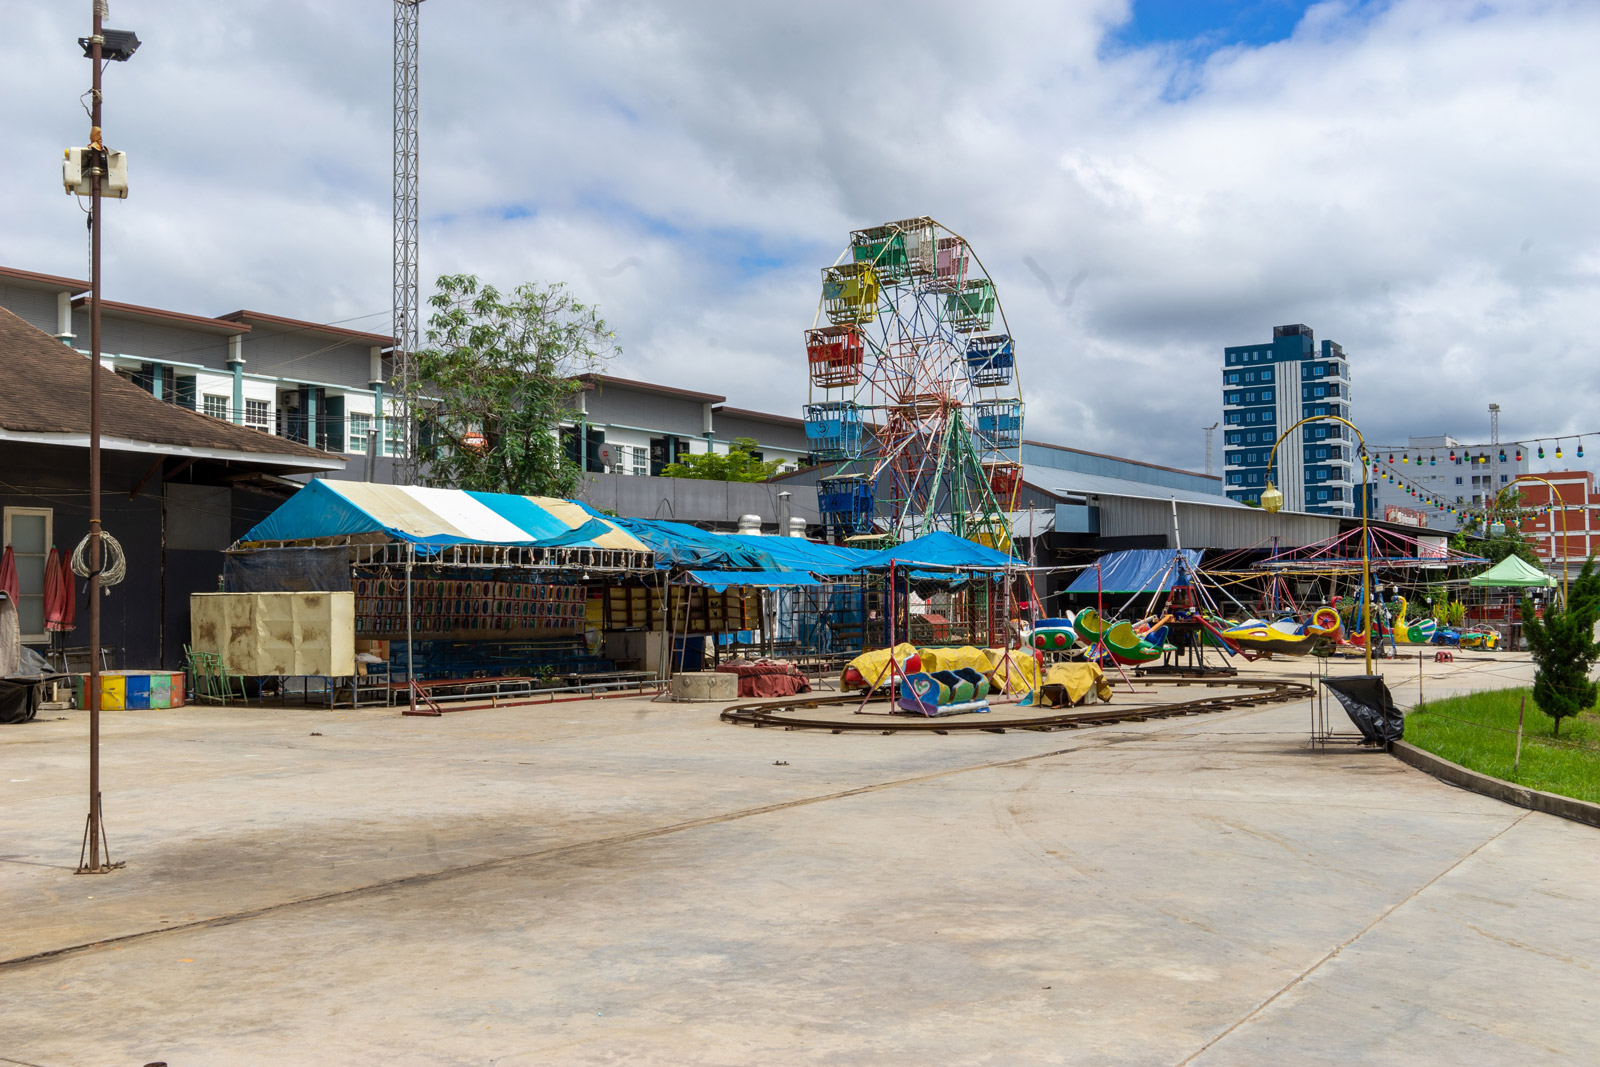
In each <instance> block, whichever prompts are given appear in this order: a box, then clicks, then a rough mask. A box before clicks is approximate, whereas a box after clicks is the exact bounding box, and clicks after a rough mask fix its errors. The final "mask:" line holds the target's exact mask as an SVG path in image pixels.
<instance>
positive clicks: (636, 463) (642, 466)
mask: <svg viewBox="0 0 1600 1067" xmlns="http://www.w3.org/2000/svg"><path fill="white" fill-rule="evenodd" d="M631 451H632V455H633V466H632V467H631V468H629V469H631V470H632V471H633V473H634V474H635V475H637V476H639V477H643V476H645V475H647V474H649V473H650V449H648V448H646V447H645V446H644V445H634V446H633V448H632V450H631Z"/></svg>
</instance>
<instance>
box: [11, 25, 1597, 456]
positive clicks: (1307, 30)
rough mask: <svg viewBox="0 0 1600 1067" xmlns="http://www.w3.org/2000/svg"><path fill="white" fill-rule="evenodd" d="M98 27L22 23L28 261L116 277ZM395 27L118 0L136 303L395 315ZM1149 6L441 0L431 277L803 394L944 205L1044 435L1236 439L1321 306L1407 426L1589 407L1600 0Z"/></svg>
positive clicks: (1532, 423) (19, 171)
mask: <svg viewBox="0 0 1600 1067" xmlns="http://www.w3.org/2000/svg"><path fill="white" fill-rule="evenodd" d="M16 6H18V7H19V8H20V7H21V5H16ZM81 14H82V12H79V11H77V9H76V7H74V8H73V9H72V10H71V11H70V12H67V11H62V10H59V9H58V7H57V6H55V5H51V6H49V7H43V8H33V7H30V8H27V9H21V10H15V11H13V10H10V9H9V5H8V10H7V11H6V13H5V15H4V17H3V21H4V22H5V24H6V26H7V30H8V32H7V33H5V34H3V35H0V92H3V93H4V94H5V96H6V99H7V100H8V101H9V102H10V103H11V105H12V106H11V107H10V108H9V109H8V123H7V144H8V150H7V152H6V153H4V154H3V155H0V193H3V201H0V202H3V203H4V204H5V205H6V207H7V208H8V210H7V211H6V212H5V214H4V216H0V262H3V263H5V264H7V265H13V266H19V267H24V268H32V269H39V270H49V271H58V272H61V273H81V271H82V270H83V266H82V264H83V259H84V250H83V239H82V232H83V231H82V222H81V215H80V214H79V213H78V211H77V209H76V207H75V206H73V204H72V201H70V200H69V199H68V198H66V197H64V196H62V195H61V194H60V193H59V192H57V189H58V186H57V185H56V166H57V164H56V160H57V159H58V158H59V151H60V149H61V147H62V146H64V145H66V144H69V143H79V142H81V141H82V140H83V138H84V134H85V132H86V131H85V127H86V125H87V123H86V120H85V119H84V118H83V115H82V112H81V110H80V109H79V105H78V103H77V96H78V94H79V93H81V92H82V89H83V87H84V86H83V85H82V84H80V83H83V82H86V80H87V75H88V66H87V63H86V62H85V61H84V60H82V59H81V58H79V57H78V56H77V54H76V47H75V45H74V44H73V38H75V37H76V36H79V35H80V34H81V33H82V32H83V30H82V28H81V27H80V26H79V24H78V22H79V16H80V15H81ZM388 15H389V7H388V5H383V4H369V5H344V4H341V5H322V4H312V3H306V2H302V3H299V4H294V3H266V2H258V3H237V4H230V5H225V6H224V7H222V8H219V7H217V6H216V5H214V4H201V3H199V2H197V0H196V2H192V3H183V2H177V0H169V2H166V3H162V4H159V5H158V4H151V3H141V2H138V0H119V2H118V3H117V4H116V5H115V7H114V12H113V18H112V20H111V24H113V25H128V26H132V27H134V28H135V29H137V30H138V31H139V33H140V36H141V38H142V39H143V40H144V41H145V44H144V46H143V48H141V50H140V52H139V54H138V55H137V56H136V57H135V58H134V59H133V61H132V62H130V63H128V64H125V65H113V67H112V68H111V69H110V70H109V72H108V76H107V123H106V128H107V136H108V138H109V139H110V140H111V142H112V143H113V144H115V145H117V146H119V147H123V148H126V149H127V150H128V151H129V152H130V155H131V158H132V161H133V172H132V177H133V182H134V188H133V195H132V196H131V197H130V199H129V200H128V201H126V202H125V203H120V204H115V205H112V206H110V207H109V208H108V209H107V217H108V220H109V224H110V231H109V234H108V245H107V247H108V256H109V266H108V293H109V294H110V295H112V296H113V297H116V298H120V299H129V300H135V301H140V302H146V303H154V304H160V305H164V306H170V307H175V308H179V309H182V310H188V311H199V312H211V313H216V312H221V311H226V310H231V309H233V308H236V307H239V306H254V307H260V308H262V309H264V310H273V311H278V312H281V313H283V314H288V315H293V316H296V317H306V318H320V319H329V320H332V319H342V318H347V317H350V316H355V315H363V314H366V313H370V312H378V311H381V310H382V309H384V308H385V307H387V305H388V302H389V291H388V286H389V268H388V256H389V225H388V213H389V184H388V167H389V158H390V147H391V146H390V132H389V131H390V54H389V52H390V28H389V23H388ZM1125 15H1126V4H1125V3H1122V2H1111V0H1107V2H1104V3H1087V2H1080V3H1074V4H1037V5H1022V4H1002V5H990V6H987V7H983V8H975V7H974V6H973V5H970V4H962V5H955V4H883V5H863V4H847V3H819V4H812V5H803V6H796V5H769V4H742V5H736V4H724V3H701V4H692V3H674V4H670V5H668V4H646V3H642V2H624V0H617V2H568V3H559V4H558V3H542V4H524V3H511V2H503V3H480V4H475V5H474V4H463V3H451V4H444V3H435V4H426V5H424V8H423V11H422V24H423V53H422V99H423V187H422V189H423V192H422V196H423V212H424V216H425V228H424V249H423V266H424V270H425V272H426V273H428V274H436V273H442V272H445V271H457V270H471V271H475V272H477V273H480V274H482V275H485V276H486V277H489V278H491V279H493V280H494V281H495V282H496V283H498V284H502V285H511V284H515V283H516V282H518V281H522V280H529V279H535V278H537V279H547V280H548V279H557V278H560V279H566V280H568V281H569V282H571V283H572V285H573V287H574V289H575V290H576V291H577V292H578V293H579V295H580V296H581V297H583V298H587V299H591V300H596V301H598V302H600V303H601V304H602V305H603V310H604V312H605V313H606V315H607V316H608V317H609V318H610V319H611V320H612V322H613V323H614V325H615V326H616V327H617V330H618V333H619V336H620V339H621V341H622V343H623V345H624V349H625V353H626V354H625V357H624V360H623V362H622V363H621V364H620V365H619V366H618V367H617V368H616V370H617V372H618V373H622V374H628V375H632V376H639V377H650V378H654V379H656V380H660V381H664V382H667V383H676V384H682V385H688V386H697V385H698V386H705V385H708V384H713V383H714V384H715V385H716V389H717V391H719V392H724V393H726V394H727V395H728V396H729V397H730V400H731V401H732V402H734V403H736V404H739V405H740V406H746V407H765V408H768V409H772V410H783V411H796V410H797V409H798V407H799V405H800V404H801V403H803V402H804V398H805V393H806V388H805V377H804V367H803V359H802V355H801V349H800V334H801V331H802V330H803V329H804V328H805V327H806V326H807V325H809V324H810V321H811V316H812V314H813V312H814V310H815V306H816V296H817V292H816V286H817V279H818V274H817V270H818V268H819V267H821V266H822V265H824V264H826V263H828V262H830V261H831V260H832V258H833V256H834V255H835V254H836V253H837V252H838V250H839V249H840V248H841V247H842V246H843V244H844V243H845V239H846V236H847V234H848V231H849V230H850V229H852V228H855V227H859V226H863V225H870V224H873V223H876V222H880V221H883V220H886V219H890V218H902V217H905V216H908V215H914V214H923V213H926V214H932V215H934V216H935V217H937V218H939V219H940V220H941V221H943V222H945V223H946V224H947V225H949V226H951V227H952V228H955V229H958V230H960V231H961V232H962V233H964V234H966V235H967V236H968V237H969V238H970V239H971V240H972V241H973V243H974V245H975V247H976V248H977V250H978V251H979V252H980V254H981V255H982V256H983V259H984V262H985V264H986V265H987V266H988V268H989V270H990V272H991V273H992V275H993V276H994V278H995V279H996V281H997V283H998V285H999V287H1000V291H1001V294H1002V298H1003V300H1004V302H1005V307H1006V311H1007V314H1008V317H1009V321H1010V324H1011V327H1012V330H1013V332H1014V333H1015V334H1016V336H1017V338H1018V357H1019V360H1020V362H1021V365H1022V372H1023V378H1024V382H1025V384H1026V386H1027V391H1028V400H1029V420H1030V421H1029V433H1030V436H1034V437H1044V438H1048V439H1053V440H1059V441H1062V442H1064V443H1068V444H1072V445H1077V446H1080V447H1085V448H1089V449H1092V450H1096V451H1110V452H1118V453H1122V454H1127V455H1135V456H1141V457H1146V458H1149V459H1151V460H1154V461H1158V462H1164V463H1172V464H1176V465H1185V466H1198V465H1199V464H1200V463H1201V462H1202V452H1201V443H1202V438H1201V434H1200V432H1199V427H1200V426H1202V425H1209V424H1210V423H1211V422H1214V421H1215V420H1216V418H1217V414H1218V408H1219V406H1220V397H1219V392H1220V388H1219V385H1220V383H1219V371H1220V351H1219V350H1220V349H1221V347H1222V346H1223V345H1226V344H1236V343H1242V342H1247V341H1252V340H1256V339H1265V338H1266V337H1268V336H1270V334H1269V332H1268V331H1269V330H1270V329H1271V327H1272V326H1273V325H1276V324H1280V323H1287V322H1305V323H1308V324H1310V325H1311V326H1312V327H1313V328H1314V329H1315V330H1316V331H1317V335H1318V337H1319V338H1321V337H1328V338H1332V339H1334V340H1337V341H1339V342H1341V343H1342V344H1343V345H1344V346H1345V350H1346V352H1347V353H1348V354H1349V355H1350V357H1351V360H1352V365H1353V373H1354V387H1355V398H1354V409H1355V415H1356V419H1357V421H1358V422H1360V423H1361V424H1362V425H1363V427H1364V428H1365V429H1366V430H1367V432H1368V436H1369V438H1370V439H1372V440H1374V441H1377V440H1382V441H1385V442H1389V441H1395V440H1398V439H1400V438H1402V437H1403V436H1404V435H1405V434H1407V433H1436V432H1441V431H1447V432H1452V433H1456V434H1459V435H1464V436H1469V437H1470V436H1476V435H1478V434H1480V433H1481V432H1483V430H1484V429H1485V428H1486V426H1485V424H1486V421H1487V420H1486V415H1485V411H1484V409H1485V407H1486V405H1487V404H1488V403H1489V402H1490V401H1491V400H1495V401H1498V402H1500V403H1501V404H1502V405H1503V407H1504V408H1505V414H1504V428H1505V431H1506V435H1507V436H1521V435H1531V434H1533V433H1554V432H1558V431H1563V432H1570V431H1572V430H1578V429H1587V428H1589V425H1588V423H1586V422H1585V421H1584V416H1583V414H1582V413H1583V412H1585V411H1587V410H1589V409H1590V408H1593V407H1594V406H1595V403H1594V402H1595V400H1596V398H1597V395H1600V374H1597V372H1596V371H1595V370H1594V369H1593V367H1592V360H1591V359H1590V358H1589V355H1588V352H1589V348H1590V345H1591V343H1592V342H1591V335H1592V332H1593V327H1592V325H1591V321H1590V320H1591V318H1592V315H1591V313H1590V309H1591V308H1592V307H1593V306H1594V304H1595V296H1596V269H1595V268H1596V264H1597V261H1600V254H1597V244H1600V223H1597V219H1596V214H1595V210H1594V207H1593V205H1594V204H1595V203H1596V201H1597V196H1596V193H1597V191H1600V190H1597V188H1596V185H1597V182H1596V178H1595V175H1596V174H1597V173H1600V167H1597V163H1600V160H1597V159H1596V156H1597V153H1600V147H1597V146H1600V138H1597V137H1596V133H1597V130H1596V124H1597V120H1596V118H1595V116H1594V111H1593V107H1592V104H1591V102H1592V101H1593V100H1594V99H1596V98H1597V97H1600V72H1597V71H1596V69H1595V68H1594V65H1593V64H1592V63H1591V62H1589V56H1591V55H1592V54H1593V53H1594V51H1595V50H1596V47H1597V45H1600V10H1597V9H1596V8H1595V7H1594V6H1593V5H1592V4H1587V3H1581V2H1572V3H1556V2H1551V3H1501V4H1495V3H1480V4H1474V5H1465V4H1460V3H1455V2H1449V0H1396V2H1394V3H1392V4H1389V5H1387V6H1377V7H1375V6H1372V5H1367V6H1348V5H1344V4H1337V3H1328V4H1321V5H1318V6H1317V7H1315V8H1313V9H1312V10H1311V12H1310V13H1308V15H1307V16H1306V18H1305V19H1304V20H1303V21H1302V23H1301V25H1300V27H1299V28H1298V30H1297V31H1296V33H1295V34H1294V35H1293V37H1291V38H1290V39H1288V40H1285V41H1279V42H1276V43H1273V44H1270V45H1267V46H1264V47H1256V48H1230V49H1227V50H1224V51H1220V52H1215V53H1212V54H1211V55H1209V56H1205V57H1201V58H1200V59H1198V60H1196V59H1194V58H1193V57H1192V55H1191V54H1190V53H1187V52H1185V51H1183V50H1181V49H1176V48H1162V49H1132V50H1130V49H1126V48H1121V47H1113V46H1111V45H1110V44H1109V43H1108V41H1107V38H1106V34H1107V32H1108V28H1109V27H1114V26H1115V25H1116V24H1117V23H1118V22H1120V20H1122V19H1123V18H1124V17H1125ZM521 212H527V214H526V216H525V217H509V216H515V215H518V214H520V213H521ZM1030 261H1031V263H1032V266H1030V265H1029V263H1030ZM1052 293H1053V294H1054V295H1053V296H1052ZM1069 293H1070V297H1069ZM366 321H367V322H368V323H372V322H380V321H381V319H380V320H366ZM1594 425H1595V427H1597V428H1600V420H1597V421H1596V422H1595V424H1594Z"/></svg>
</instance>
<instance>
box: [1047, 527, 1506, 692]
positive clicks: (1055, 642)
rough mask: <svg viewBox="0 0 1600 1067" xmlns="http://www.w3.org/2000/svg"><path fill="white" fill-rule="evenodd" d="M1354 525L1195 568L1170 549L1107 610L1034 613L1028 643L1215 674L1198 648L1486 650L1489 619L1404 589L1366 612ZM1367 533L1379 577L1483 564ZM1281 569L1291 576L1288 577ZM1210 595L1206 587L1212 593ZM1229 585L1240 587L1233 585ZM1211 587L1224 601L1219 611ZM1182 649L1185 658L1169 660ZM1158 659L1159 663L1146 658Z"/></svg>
mask: <svg viewBox="0 0 1600 1067" xmlns="http://www.w3.org/2000/svg"><path fill="white" fill-rule="evenodd" d="M1360 536H1361V531H1359V530H1351V531H1349V532H1347V533H1344V534H1340V535H1339V536H1336V537H1333V538H1329V539H1328V540H1326V541H1322V542H1318V543H1316V544H1312V545H1306V546H1301V547H1297V548H1292V549H1284V550H1282V551H1272V552H1270V553H1269V554H1268V555H1267V556H1266V558H1265V559H1262V560H1260V561H1258V562H1255V563H1253V564H1250V565H1248V566H1245V565H1240V564H1236V563H1233V562H1231V561H1230V559H1229V558H1227V557H1224V558H1222V559H1219V560H1217V561H1216V562H1215V563H1214V564H1213V565H1212V566H1211V567H1209V568H1207V569H1205V570H1201V569H1200V568H1199V567H1198V566H1197V565H1196V564H1194V563H1193V562H1191V561H1190V560H1189V559H1188V558H1187V557H1185V556H1184V555H1182V554H1181V553H1174V554H1173V556H1172V559H1171V561H1170V562H1169V563H1168V564H1167V566H1166V567H1165V568H1164V569H1163V570H1161V571H1159V572H1158V573H1156V574H1154V575H1153V576H1152V577H1151V578H1149V579H1148V580H1147V581H1146V583H1145V587H1144V588H1143V589H1141V590H1140V591H1138V592H1136V593H1134V595H1133V596H1131V597H1129V598H1128V599H1127V600H1126V602H1125V603H1124V604H1123V605H1122V606H1121V608H1120V609H1119V610H1116V611H1114V612H1113V613H1112V614H1113V615H1114V616H1121V617H1120V618H1114V619H1108V618H1107V617H1106V611H1105V608H1104V605H1103V604H1102V605H1101V606H1100V607H1097V608H1085V609H1083V610H1081V611H1078V612H1076V613H1072V612H1068V613H1065V614H1064V615H1063V616H1061V617H1058V618H1052V619H1041V620H1039V621H1038V622H1037V623H1035V625H1034V627H1033V630H1032V632H1031V634H1030V635H1029V643H1030V644H1031V645H1032V646H1033V648H1034V649H1036V650H1037V651H1039V652H1040V653H1044V654H1047V655H1050V654H1053V655H1056V656H1082V657H1084V658H1086V659H1089V660H1092V661H1094V662H1097V663H1100V664H1101V665H1103V666H1105V667H1107V668H1112V667H1115V668H1125V667H1133V668H1136V669H1140V670H1142V671H1150V670H1166V671H1169V672H1174V673H1184V674H1206V673H1219V672H1222V673H1226V672H1227V668H1225V667H1224V668H1217V667H1211V666H1207V665H1206V663H1205V653H1206V650H1208V649H1214V650H1217V651H1220V652H1222V653H1223V654H1225V655H1227V656H1233V655H1239V656H1241V657H1242V658H1244V659H1247V660H1254V659H1257V658H1259V657H1261V656H1263V655H1268V654H1270V655H1274V656H1304V655H1309V654H1313V653H1318V652H1330V651H1334V650H1336V649H1338V648H1339V647H1340V646H1346V647H1351V648H1357V649H1359V648H1362V647H1363V646H1364V645H1365V644H1367V643H1368V642H1369V641H1370V642H1372V644H1373V648H1374V651H1376V650H1377V649H1378V647H1379V646H1380V645H1389V646H1390V647H1392V648H1393V647H1398V646H1402V645H1428V644H1440V645H1460V646H1462V647H1469V648H1480V649H1489V648H1494V647H1496V645H1497V643H1498V642H1497V635H1496V634H1495V632H1494V631H1493V630H1492V628H1487V627H1482V628H1476V629H1466V630H1460V629H1452V628H1448V627H1444V626H1441V625H1440V624H1439V623H1438V622H1437V621H1436V620H1435V619H1434V618H1432V617H1431V615H1430V614H1428V613H1427V612H1421V613H1416V614H1413V612H1414V608H1413V607H1412V605H1411V604H1410V603H1409V602H1408V600H1407V598H1406V597H1403V596H1400V595H1398V593H1396V594H1395V595H1393V596H1391V597H1390V598H1389V599H1388V600H1387V601H1384V600H1383V599H1382V598H1381V597H1379V598H1375V603H1374V604H1373V605H1372V608H1371V610H1370V612H1369V610H1368V605H1367V604H1366V602H1365V598H1364V595H1363V593H1362V583H1361V572H1362V567H1363V560H1362V549H1361V544H1360ZM1367 536H1368V537H1369V538H1370V542H1369V544H1368V546H1367V553H1368V557H1369V565H1370V566H1371V567H1372V568H1373V569H1374V570H1381V571H1383V572H1385V573H1386V574H1388V575H1389V577H1390V580H1391V582H1393V581H1399V580H1406V581H1408V582H1410V583H1411V584H1416V582H1417V581H1419V580H1429V577H1430V576H1431V577H1437V576H1438V575H1440V574H1441V573H1442V572H1446V571H1448V570H1450V569H1451V568H1470V567H1476V566H1480V565H1482V564H1484V563H1486V562H1487V560H1485V559H1482V558H1481V557H1478V556H1472V555H1467V554H1464V553H1460V552H1455V551H1452V550H1449V549H1446V548H1443V547H1436V546H1434V545H1431V544H1428V543H1425V542H1423V541H1422V540H1421V539H1420V538H1415V537H1409V536H1407V535H1404V534H1398V533H1394V532H1390V531H1384V530H1371V531H1369V532H1368V534H1367ZM1290 576H1293V577H1294V579H1295V581H1294V583H1291V581H1290ZM1295 585H1298V586H1299V587H1300V588H1301V589H1302V590H1311V591H1313V595H1314V596H1316V597H1317V598H1318V599H1320V600H1321V602H1320V603H1319V602H1318V600H1317V599H1314V600H1311V601H1310V602H1309V603H1308V602H1304V601H1303V600H1297V598H1296V596H1295V595H1294V586H1295ZM1233 589H1248V590H1250V595H1253V596H1254V598H1255V607H1254V609H1252V608H1248V607H1246V606H1245V604H1243V603H1241V602H1240V601H1238V600H1237V599H1236V598H1235V597H1234V594H1233V592H1232V590H1233ZM1213 594H1215V595H1213ZM1240 595H1245V594H1244V593H1241V594H1240ZM1219 597H1226V598H1227V599H1228V600H1231V601H1232V605H1231V607H1232V608H1234V609H1237V610H1233V611H1229V610H1225V608H1224V607H1223V605H1222V604H1220V603H1219V600H1218V598H1219ZM1185 654H1187V661H1188V662H1187V663H1186V664H1182V663H1179V662H1178V661H1179V660H1181V659H1183V658H1184V656H1185ZM1157 660H1160V661H1162V666H1161V667H1156V666H1154V665H1155V663H1156V661H1157Z"/></svg>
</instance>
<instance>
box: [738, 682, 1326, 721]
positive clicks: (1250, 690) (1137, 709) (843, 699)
mask: <svg viewBox="0 0 1600 1067" xmlns="http://www.w3.org/2000/svg"><path fill="white" fill-rule="evenodd" d="M1140 684H1141V685H1171V686H1203V687H1204V688H1207V689H1229V690H1234V692H1231V693H1228V694H1217V695H1213V696H1207V697H1202V698H1200V699H1199V700H1187V701H1183V702H1181V703H1177V704H1140V705H1136V706H1130V707H1121V708H1103V709H1101V710H1096V711H1084V710H1078V709H1071V708H1069V709H1065V710H1063V711H1062V712H1061V713H1060V714H1057V715H1030V716H1026V717H1022V718H1009V719H996V718H991V717H989V716H983V717H981V718H972V719H954V718H950V719H937V718H935V719H920V718H913V717H909V716H907V717H900V716H895V717H893V718H890V717H888V716H873V717H871V718H867V717H862V718H860V719H849V720H840V719H807V718H800V717H798V716H795V715H791V714H790V712H792V711H796V710H800V709H805V708H821V707H838V706H845V705H859V704H860V703H861V696H860V694H858V693H844V694H840V695H839V696H832V697H817V696H800V697H795V698H794V699H792V700H783V701H769V702H763V703H750V704H735V705H733V706H732V707H730V708H727V709H726V710H724V711H723V713H722V721H723V722H728V723H733V724H735V725H747V726H753V727H756V728H757V729H760V728H762V727H770V726H781V727H783V728H784V729H786V730H827V731H829V732H830V733H836V734H842V733H879V734H894V733H908V732H909V733H936V734H948V733H954V732H957V731H963V730H982V731H984V732H985V733H991V734H1000V733H1005V732H1006V731H1007V730H1035V731H1040V732H1049V731H1052V730H1076V729H1080V728H1083V727H1092V726H1110V725H1111V724H1113V723H1119V722H1144V721H1145V720H1146V719H1169V718H1175V717H1177V716H1181V715H1205V714H1209V713H1211V712H1216V711H1231V710H1233V709H1235V708H1256V707H1265V706H1270V705H1273V704H1286V703H1289V702H1291V701H1295V700H1309V699H1310V698H1311V696H1312V691H1311V687H1310V686H1308V685H1306V684H1305V683H1304V682H1291V681H1287V680H1274V679H1263V680H1259V681H1257V680H1250V681H1240V680H1238V679H1231V678H1230V679H1228V680H1227V681H1198V680H1188V679H1178V678H1142V679H1140ZM1239 690H1243V692H1239Z"/></svg>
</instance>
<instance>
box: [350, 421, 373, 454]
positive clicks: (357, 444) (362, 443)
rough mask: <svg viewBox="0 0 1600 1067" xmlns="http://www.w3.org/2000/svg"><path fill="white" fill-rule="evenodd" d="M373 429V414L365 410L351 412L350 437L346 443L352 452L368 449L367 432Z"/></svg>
mask: <svg viewBox="0 0 1600 1067" xmlns="http://www.w3.org/2000/svg"><path fill="white" fill-rule="evenodd" d="M371 429H372V416H371V415H368V414H367V413H366V412H364V411H352V412H351V413H350V439H349V441H347V442H346V443H345V447H347V448H348V449H349V450H350V451H351V452H365V451H366V450H367V434H368V432H369V431H371Z"/></svg>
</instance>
